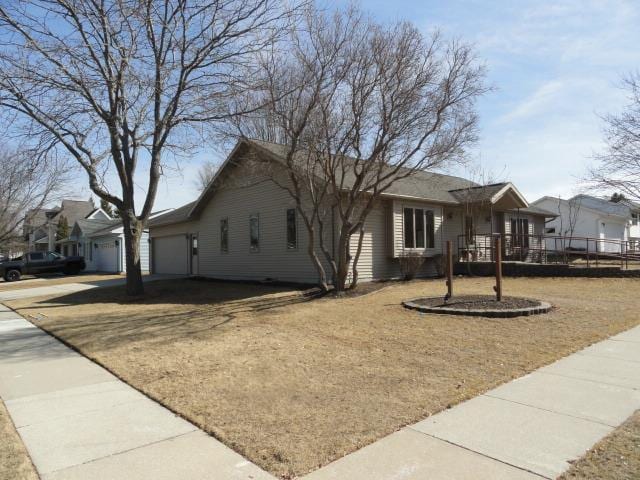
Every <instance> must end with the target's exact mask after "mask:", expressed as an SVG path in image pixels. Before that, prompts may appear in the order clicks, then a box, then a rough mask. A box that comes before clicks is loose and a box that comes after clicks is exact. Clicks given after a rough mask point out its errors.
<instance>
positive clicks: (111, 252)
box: [93, 240, 119, 272]
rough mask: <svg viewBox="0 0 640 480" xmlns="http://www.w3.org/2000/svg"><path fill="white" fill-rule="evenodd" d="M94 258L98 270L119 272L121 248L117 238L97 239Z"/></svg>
mask: <svg viewBox="0 0 640 480" xmlns="http://www.w3.org/2000/svg"><path fill="white" fill-rule="evenodd" d="M96 245H97V248H95V247H94V252H93V253H94V255H95V257H94V260H95V265H96V270H97V271H98V272H117V271H118V254H119V249H118V246H117V245H116V241H115V240H99V241H96Z"/></svg>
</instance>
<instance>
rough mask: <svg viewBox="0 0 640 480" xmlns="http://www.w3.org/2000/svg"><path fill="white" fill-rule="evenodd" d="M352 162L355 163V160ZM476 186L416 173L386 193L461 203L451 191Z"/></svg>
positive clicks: (277, 148)
mask: <svg viewBox="0 0 640 480" xmlns="http://www.w3.org/2000/svg"><path fill="white" fill-rule="evenodd" d="M248 142H249V143H252V144H254V145H257V146H258V147H262V148H263V149H265V150H267V151H269V152H271V153H272V154H273V155H275V156H276V157H278V158H284V157H285V155H286V153H287V147H286V146H284V145H280V144H277V143H269V142H263V141H260V140H248ZM350 160H352V161H355V159H350ZM352 184H353V183H352V182H350V181H349V178H346V179H345V185H346V186H347V187H348V186H350V185H352ZM476 185H477V184H476V183H474V182H472V181H471V180H467V179H466V178H461V177H455V176H453V175H445V174H442V173H435V172H415V173H413V174H411V176H409V177H406V178H401V179H398V180H396V181H395V182H394V183H393V185H392V186H391V187H390V188H389V189H388V190H387V191H386V195H397V196H402V197H415V198H421V199H425V200H433V201H435V202H443V203H459V201H458V199H457V198H456V197H455V196H454V195H453V194H452V193H451V190H459V189H466V188H469V187H470V186H476Z"/></svg>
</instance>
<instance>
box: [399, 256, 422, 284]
mask: <svg viewBox="0 0 640 480" xmlns="http://www.w3.org/2000/svg"><path fill="white" fill-rule="evenodd" d="M399 261H400V274H401V275H402V279H403V280H413V279H414V278H416V275H417V274H418V271H419V270H420V267H422V264H423V263H424V261H425V258H424V257H423V256H422V255H421V254H420V253H417V252H406V253H402V254H401V255H400V258H399Z"/></svg>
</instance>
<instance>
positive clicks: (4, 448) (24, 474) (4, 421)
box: [0, 400, 38, 480]
mask: <svg viewBox="0 0 640 480" xmlns="http://www.w3.org/2000/svg"><path fill="white" fill-rule="evenodd" d="M0 480H38V474H37V473H36V470H35V468H34V467H33V464H32V463H31V459H30V458H29V455H27V451H26V450H25V448H24V445H23V444H22V440H20V436H19V435H18V432H16V429H15V428H14V426H13V422H12V421H11V418H10V417H9V413H8V412H7V409H6V408H5V406H4V403H2V401H1V400H0Z"/></svg>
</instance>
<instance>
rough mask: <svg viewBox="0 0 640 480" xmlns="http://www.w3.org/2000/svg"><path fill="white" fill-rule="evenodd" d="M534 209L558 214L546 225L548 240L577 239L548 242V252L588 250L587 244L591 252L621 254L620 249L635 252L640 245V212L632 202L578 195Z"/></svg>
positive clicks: (548, 200)
mask: <svg viewBox="0 0 640 480" xmlns="http://www.w3.org/2000/svg"><path fill="white" fill-rule="evenodd" d="M532 205H535V206H537V207H540V208H544V209H545V210H549V211H552V212H556V213H557V214H558V216H557V217H556V218H553V219H550V220H549V221H548V222H547V225H546V230H545V233H546V235H547V236H548V237H577V238H572V239H571V240H570V241H569V240H568V239H565V240H561V239H560V238H558V239H554V238H547V240H546V242H547V249H555V250H561V249H562V247H561V245H562V244H564V248H569V247H570V248H571V249H579V250H586V249H587V242H588V244H589V245H588V246H589V250H590V251H596V250H597V251H598V252H609V253H618V252H620V251H621V248H622V249H626V248H628V249H636V248H638V244H639V243H640V225H639V224H638V218H639V213H640V208H639V207H638V206H637V205H635V204H633V203H631V202H626V201H621V202H611V201H609V200H607V199H603V198H598V197H593V196H590V195H576V196H574V197H573V198H570V199H568V200H563V199H558V198H557V197H548V196H547V197H542V198H540V199H538V200H536V201H535V202H533V203H532ZM586 238H589V239H593V240H586ZM625 242H626V243H625Z"/></svg>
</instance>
